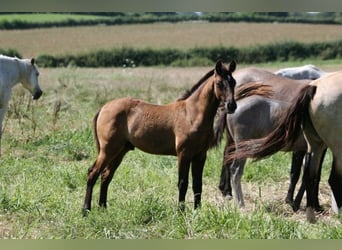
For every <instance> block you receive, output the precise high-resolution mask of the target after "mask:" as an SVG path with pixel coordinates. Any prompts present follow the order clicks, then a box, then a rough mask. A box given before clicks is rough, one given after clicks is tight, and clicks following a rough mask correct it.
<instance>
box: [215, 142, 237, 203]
mask: <svg viewBox="0 0 342 250" xmlns="http://www.w3.org/2000/svg"><path fill="white" fill-rule="evenodd" d="M234 150H235V149H234V148H230V147H229V146H228V145H226V147H225V149H224V153H223V162H222V169H221V177H220V184H219V189H220V190H221V192H222V195H223V196H224V197H228V198H229V199H231V198H232V197H233V194H232V185H231V176H230V167H231V165H232V163H233V162H232V161H225V158H226V156H227V155H228V154H230V153H231V152H232V151H234Z"/></svg>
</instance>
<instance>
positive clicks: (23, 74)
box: [0, 55, 43, 153]
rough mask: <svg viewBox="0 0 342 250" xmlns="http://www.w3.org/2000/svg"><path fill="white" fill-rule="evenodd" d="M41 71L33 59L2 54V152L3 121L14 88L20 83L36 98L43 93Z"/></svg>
mask: <svg viewBox="0 0 342 250" xmlns="http://www.w3.org/2000/svg"><path fill="white" fill-rule="evenodd" d="M38 76H39V71H38V68H37V65H36V64H35V60H34V58H32V59H19V58H16V57H8V56H4V55H0V153H1V135H2V122H3V119H4V117H5V114H6V111H7V108H8V102H9V99H10V97H11V94H12V88H13V87H14V86H15V85H16V84H18V83H22V85H23V86H24V87H25V88H26V89H28V90H29V91H30V92H31V94H32V98H33V99H34V100H37V99H38V98H39V97H40V96H41V95H42V93H43V92H42V90H41V88H40V86H39V84H38Z"/></svg>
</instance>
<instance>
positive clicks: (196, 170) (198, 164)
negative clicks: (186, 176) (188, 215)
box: [191, 154, 207, 209]
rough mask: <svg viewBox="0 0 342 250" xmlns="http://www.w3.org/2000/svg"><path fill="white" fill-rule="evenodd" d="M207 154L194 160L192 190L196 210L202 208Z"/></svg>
mask: <svg viewBox="0 0 342 250" xmlns="http://www.w3.org/2000/svg"><path fill="white" fill-rule="evenodd" d="M206 158H207V155H206V154H203V155H199V156H197V157H195V158H194V159H193V160H192V166H191V173H192V190H193V192H194V207H195V209H196V208H198V207H200V206H201V196H202V177H203V168H204V164H205V160H206Z"/></svg>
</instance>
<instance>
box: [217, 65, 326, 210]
mask: <svg viewBox="0 0 342 250" xmlns="http://www.w3.org/2000/svg"><path fill="white" fill-rule="evenodd" d="M234 78H235V79H236V81H237V85H244V84H246V82H249V81H259V82H262V83H263V84H269V85H270V86H272V89H273V92H272V95H271V96H269V98H266V97H262V96H249V97H246V98H243V99H241V100H238V101H237V104H238V105H237V106H238V108H237V110H236V111H235V112H234V114H227V115H226V117H225V118H226V119H220V122H219V123H223V124H221V125H219V126H216V128H217V129H220V130H222V129H224V128H226V130H227V144H226V147H225V150H224V159H225V158H227V155H228V154H231V153H234V151H238V150H239V148H238V147H234V145H236V144H238V143H239V141H243V140H249V139H257V138H261V137H264V136H266V135H267V134H268V133H270V132H271V131H272V130H273V129H274V128H275V126H276V125H277V120H278V119H279V117H280V116H281V114H282V113H283V112H284V111H285V110H286V109H288V108H289V106H290V104H291V102H292V101H293V98H294V95H296V94H297V93H299V91H300V90H301V89H302V88H303V87H304V86H306V85H307V84H308V83H309V82H310V80H302V81H296V80H292V79H286V78H284V77H281V76H276V75H274V74H273V73H271V72H268V71H266V70H263V69H256V68H246V69H241V70H239V71H237V72H235V74H234ZM221 114H222V115H225V114H224V113H221ZM220 126H221V127H220ZM282 150H283V151H293V156H292V165H291V182H290V186H289V189H288V192H287V196H286V202H287V203H289V204H290V205H291V206H292V207H293V209H294V210H296V209H298V208H299V204H300V201H301V196H300V194H299V195H298V196H297V198H296V200H295V201H293V194H294V190H295V185H296V183H297V181H298V179H299V175H300V169H301V165H302V162H303V158H304V155H305V152H306V143H305V141H304V137H303V135H302V136H301V137H300V138H299V139H298V141H297V143H296V144H294V145H293V146H292V147H290V148H284V149H282ZM245 163H246V158H244V159H238V160H234V159H231V160H224V161H223V164H222V172H221V178H220V184H219V189H220V190H221V192H222V194H223V195H224V196H226V197H228V198H231V197H232V188H233V191H234V194H235V198H236V199H237V202H238V204H239V206H240V207H242V206H244V200H243V193H242V188H241V177H242V174H243V170H244V165H245ZM317 189H318V187H317ZM317 192H318V191H317ZM319 208H320V206H319V204H318V198H317V206H316V209H319Z"/></svg>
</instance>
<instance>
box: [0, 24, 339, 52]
mask: <svg viewBox="0 0 342 250" xmlns="http://www.w3.org/2000/svg"><path fill="white" fill-rule="evenodd" d="M0 37H1V45H0V47H1V48H4V49H8V48H15V49H17V51H18V52H19V53H20V54H21V55H22V56H23V57H37V56H38V55H41V54H51V55H64V54H78V53H85V52H90V51H93V50H96V49H111V48H114V47H123V46H126V47H133V48H146V47H149V48H177V49H189V48H194V47H212V46H226V47H229V46H235V47H247V46H256V45H260V44H269V43H277V42H284V41H298V42H316V41H317V42H320V41H322V42H323V41H335V40H338V39H341V38H342V29H341V27H340V26H339V25H310V24H284V23H263V24H261V23H206V22H200V23H198V22H186V23H172V24H171V23H155V24H141V25H116V26H89V27H76V28H73V27H68V28H47V29H31V30H0Z"/></svg>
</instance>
